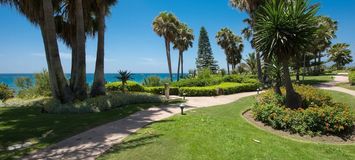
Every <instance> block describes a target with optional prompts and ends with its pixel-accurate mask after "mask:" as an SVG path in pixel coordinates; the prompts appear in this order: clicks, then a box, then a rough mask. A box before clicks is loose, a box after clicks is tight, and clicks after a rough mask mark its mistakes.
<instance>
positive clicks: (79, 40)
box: [73, 0, 87, 100]
mask: <svg viewBox="0 0 355 160" xmlns="http://www.w3.org/2000/svg"><path fill="white" fill-rule="evenodd" d="M75 18H76V19H75V20H76V52H77V62H76V67H77V77H76V78H77V80H76V81H75V83H74V90H73V91H74V94H75V96H76V98H78V99H80V100H83V99H85V98H86V97H87V91H86V62H85V61H86V59H85V42H86V37H85V28H84V13H83V4H82V0H75Z"/></svg>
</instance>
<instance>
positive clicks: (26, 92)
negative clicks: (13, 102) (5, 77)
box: [15, 70, 51, 99]
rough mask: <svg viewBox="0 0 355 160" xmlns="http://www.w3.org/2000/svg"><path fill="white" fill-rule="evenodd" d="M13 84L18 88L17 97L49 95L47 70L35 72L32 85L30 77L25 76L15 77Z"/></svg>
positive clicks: (26, 97)
mask: <svg viewBox="0 0 355 160" xmlns="http://www.w3.org/2000/svg"><path fill="white" fill-rule="evenodd" d="M15 84H16V86H17V87H18V88H19V89H20V90H19V91H18V94H17V96H18V97H19V98H25V99H31V98H36V97H49V96H51V86H50V80H49V73H48V71H47V70H43V71H42V72H41V73H37V74H35V84H34V85H32V81H31V79H30V78H25V77H20V78H17V79H16V80H15Z"/></svg>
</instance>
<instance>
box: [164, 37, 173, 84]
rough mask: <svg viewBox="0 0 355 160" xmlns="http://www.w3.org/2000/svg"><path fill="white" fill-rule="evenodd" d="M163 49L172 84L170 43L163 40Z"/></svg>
mask: <svg viewBox="0 0 355 160" xmlns="http://www.w3.org/2000/svg"><path fill="white" fill-rule="evenodd" d="M165 49H166V58H167V61H168V68H169V76H170V81H171V82H172V81H173V74H172V70H171V58H170V41H169V39H167V38H165Z"/></svg>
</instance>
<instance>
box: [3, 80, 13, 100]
mask: <svg viewBox="0 0 355 160" xmlns="http://www.w3.org/2000/svg"><path fill="white" fill-rule="evenodd" d="M12 97H14V91H13V90H12V89H10V87H9V86H8V85H7V84H4V83H0V101H5V100H7V99H9V98H12Z"/></svg>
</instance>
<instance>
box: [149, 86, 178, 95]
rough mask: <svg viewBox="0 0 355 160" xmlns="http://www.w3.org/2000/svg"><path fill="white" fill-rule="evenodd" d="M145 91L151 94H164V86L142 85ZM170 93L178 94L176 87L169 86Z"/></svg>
mask: <svg viewBox="0 0 355 160" xmlns="http://www.w3.org/2000/svg"><path fill="white" fill-rule="evenodd" d="M144 90H145V92H148V93H153V94H164V93H165V87H144ZM170 95H179V88H178V87H170Z"/></svg>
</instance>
